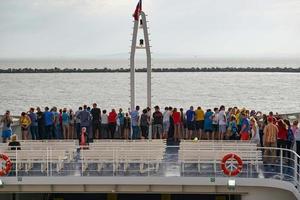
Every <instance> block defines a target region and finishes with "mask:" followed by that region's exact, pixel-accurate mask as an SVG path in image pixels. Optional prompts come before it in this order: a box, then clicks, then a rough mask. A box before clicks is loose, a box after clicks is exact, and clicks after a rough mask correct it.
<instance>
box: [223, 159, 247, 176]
mask: <svg viewBox="0 0 300 200" xmlns="http://www.w3.org/2000/svg"><path fill="white" fill-rule="evenodd" d="M229 159H230V160H231V163H230V165H229V166H226V162H227V161H228V160H229ZM233 160H236V162H237V165H236V164H234V163H233ZM229 168H231V169H229ZM232 168H235V169H234V170H232ZM242 168H243V161H242V159H241V158H240V157H239V156H238V155H236V154H234V153H229V154H227V155H225V156H224V157H223V159H222V161H221V169H222V171H223V173H224V174H226V175H227V176H236V175H238V174H239V173H240V172H241V171H242Z"/></svg>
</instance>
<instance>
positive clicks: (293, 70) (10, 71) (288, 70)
mask: <svg viewBox="0 0 300 200" xmlns="http://www.w3.org/2000/svg"><path fill="white" fill-rule="evenodd" d="M135 71H136V72H147V69H146V68H139V69H135ZM128 72H130V69H129V68H116V69H112V68H101V69H100V68H92V69H80V68H73V69H71V68H47V69H37V68H22V69H21V68H19V69H13V68H8V69H0V73H2V74H14V73H16V74H18V73H128ZM152 72H275V73H276V72H280V73H300V67H299V68H288V67H286V68H280V67H276V68H271V67H267V68H253V67H248V68H235V67H224V68H221V67H209V68H198V67H192V68H153V69H152Z"/></svg>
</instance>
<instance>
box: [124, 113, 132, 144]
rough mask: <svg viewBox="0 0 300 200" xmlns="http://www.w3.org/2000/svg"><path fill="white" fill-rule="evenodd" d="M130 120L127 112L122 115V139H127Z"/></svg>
mask: <svg viewBox="0 0 300 200" xmlns="http://www.w3.org/2000/svg"><path fill="white" fill-rule="evenodd" d="M130 122H131V119H130V117H129V114H128V113H126V114H125V117H124V139H125V140H128V139H129V133H130V127H131V126H130Z"/></svg>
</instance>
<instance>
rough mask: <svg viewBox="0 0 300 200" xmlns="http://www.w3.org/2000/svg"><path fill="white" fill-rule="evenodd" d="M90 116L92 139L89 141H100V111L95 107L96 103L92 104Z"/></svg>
mask: <svg viewBox="0 0 300 200" xmlns="http://www.w3.org/2000/svg"><path fill="white" fill-rule="evenodd" d="M91 115H92V129H93V138H90V139H100V138H99V135H100V127H101V109H100V108H98V107H97V104H96V103H93V108H92V110H91Z"/></svg>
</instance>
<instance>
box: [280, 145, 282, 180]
mask: <svg viewBox="0 0 300 200" xmlns="http://www.w3.org/2000/svg"><path fill="white" fill-rule="evenodd" d="M282 156H283V152H282V148H280V179H281V180H282V179H283V166H282V165H283V160H282V159H283V158H282Z"/></svg>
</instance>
